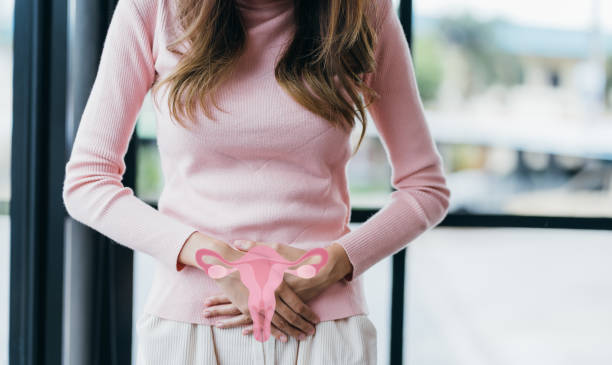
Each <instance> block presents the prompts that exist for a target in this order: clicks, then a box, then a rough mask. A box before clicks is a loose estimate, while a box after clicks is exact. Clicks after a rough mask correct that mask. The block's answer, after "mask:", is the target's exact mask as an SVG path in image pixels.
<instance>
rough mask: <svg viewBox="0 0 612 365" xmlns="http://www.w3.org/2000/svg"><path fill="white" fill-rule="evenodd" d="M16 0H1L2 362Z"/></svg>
mask: <svg viewBox="0 0 612 365" xmlns="http://www.w3.org/2000/svg"><path fill="white" fill-rule="evenodd" d="M13 7H14V1H13V0H0V70H2V71H3V72H2V73H0V258H1V259H0V363H1V364H8V343H9V340H8V338H9V332H8V330H9V325H8V324H9V275H10V257H11V255H10V247H11V246H10V244H9V242H10V217H9V203H10V200H11V181H10V176H11V135H12V124H13V123H12V121H13V116H12V111H13V107H12V102H13V94H12V90H13V85H12V84H13Z"/></svg>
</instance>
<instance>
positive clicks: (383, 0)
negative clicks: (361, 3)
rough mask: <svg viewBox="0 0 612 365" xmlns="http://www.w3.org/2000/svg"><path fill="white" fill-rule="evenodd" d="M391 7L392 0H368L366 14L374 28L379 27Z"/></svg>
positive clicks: (378, 28) (377, 28)
mask: <svg viewBox="0 0 612 365" xmlns="http://www.w3.org/2000/svg"><path fill="white" fill-rule="evenodd" d="M391 9H393V0H372V1H368V15H369V16H370V17H371V20H372V24H374V28H375V29H376V30H380V29H381V27H382V23H383V22H384V20H385V18H386V16H387V15H388V14H389V12H390V11H391Z"/></svg>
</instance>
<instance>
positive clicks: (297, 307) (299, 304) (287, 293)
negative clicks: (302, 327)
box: [277, 281, 321, 324]
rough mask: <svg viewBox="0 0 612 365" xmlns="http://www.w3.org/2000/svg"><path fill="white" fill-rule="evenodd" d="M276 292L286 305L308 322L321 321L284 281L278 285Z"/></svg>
mask: <svg viewBox="0 0 612 365" xmlns="http://www.w3.org/2000/svg"><path fill="white" fill-rule="evenodd" d="M277 293H278V295H279V296H280V298H281V299H282V300H283V301H284V302H285V303H287V306H288V307H289V308H290V309H291V310H292V311H293V312H295V313H299V315H300V316H302V317H304V318H305V319H306V320H307V321H308V322H310V323H312V324H317V323H319V322H321V319H320V318H319V316H317V314H316V313H315V312H314V311H313V310H312V308H310V306H309V305H307V304H306V303H304V301H302V299H301V298H300V297H299V296H298V295H297V294H295V292H294V291H293V289H291V287H289V286H288V285H287V283H286V282H285V281H282V282H281V283H280V285H279V286H278V289H277Z"/></svg>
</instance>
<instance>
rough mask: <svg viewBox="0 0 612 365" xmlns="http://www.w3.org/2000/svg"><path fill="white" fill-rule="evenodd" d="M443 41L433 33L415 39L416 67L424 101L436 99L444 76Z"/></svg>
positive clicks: (420, 91)
mask: <svg viewBox="0 0 612 365" xmlns="http://www.w3.org/2000/svg"><path fill="white" fill-rule="evenodd" d="M441 47H442V42H441V41H440V39H438V38H437V37H435V36H433V35H428V36H422V37H418V38H417V39H416V41H415V50H414V52H413V53H414V68H415V73H416V79H417V83H418V87H419V93H420V94H421V99H422V100H423V103H424V104H426V103H427V102H430V101H432V100H435V99H436V96H437V93H438V88H439V87H440V83H441V82H442V79H443V78H444V69H443V67H442V61H441V60H442V56H443V53H442V49H441Z"/></svg>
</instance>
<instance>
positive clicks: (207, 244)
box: [178, 232, 238, 268]
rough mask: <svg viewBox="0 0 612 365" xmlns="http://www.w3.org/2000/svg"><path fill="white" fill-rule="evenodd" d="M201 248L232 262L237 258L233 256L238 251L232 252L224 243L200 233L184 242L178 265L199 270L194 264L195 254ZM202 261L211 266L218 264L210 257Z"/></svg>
mask: <svg viewBox="0 0 612 365" xmlns="http://www.w3.org/2000/svg"><path fill="white" fill-rule="evenodd" d="M202 248H205V249H208V250H212V251H215V252H216V253H218V254H219V255H221V257H223V258H225V259H226V260H229V261H232V260H234V259H236V258H237V257H235V255H236V253H238V251H236V250H234V249H233V248H232V247H231V246H230V245H228V244H227V243H226V242H223V241H221V240H218V239H216V238H214V237H211V236H208V235H205V234H203V233H201V232H196V233H194V234H193V235H191V237H189V239H188V240H187V241H186V242H185V245H184V246H183V248H182V249H181V252H180V253H179V258H178V259H179V264H181V265H188V266H193V267H196V268H199V266H198V264H197V262H196V259H195V254H196V252H197V251H198V250H199V249H202ZM203 260H204V261H205V262H207V263H212V264H217V263H219V260H217V259H215V258H214V257H210V256H205V257H204V258H203Z"/></svg>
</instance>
